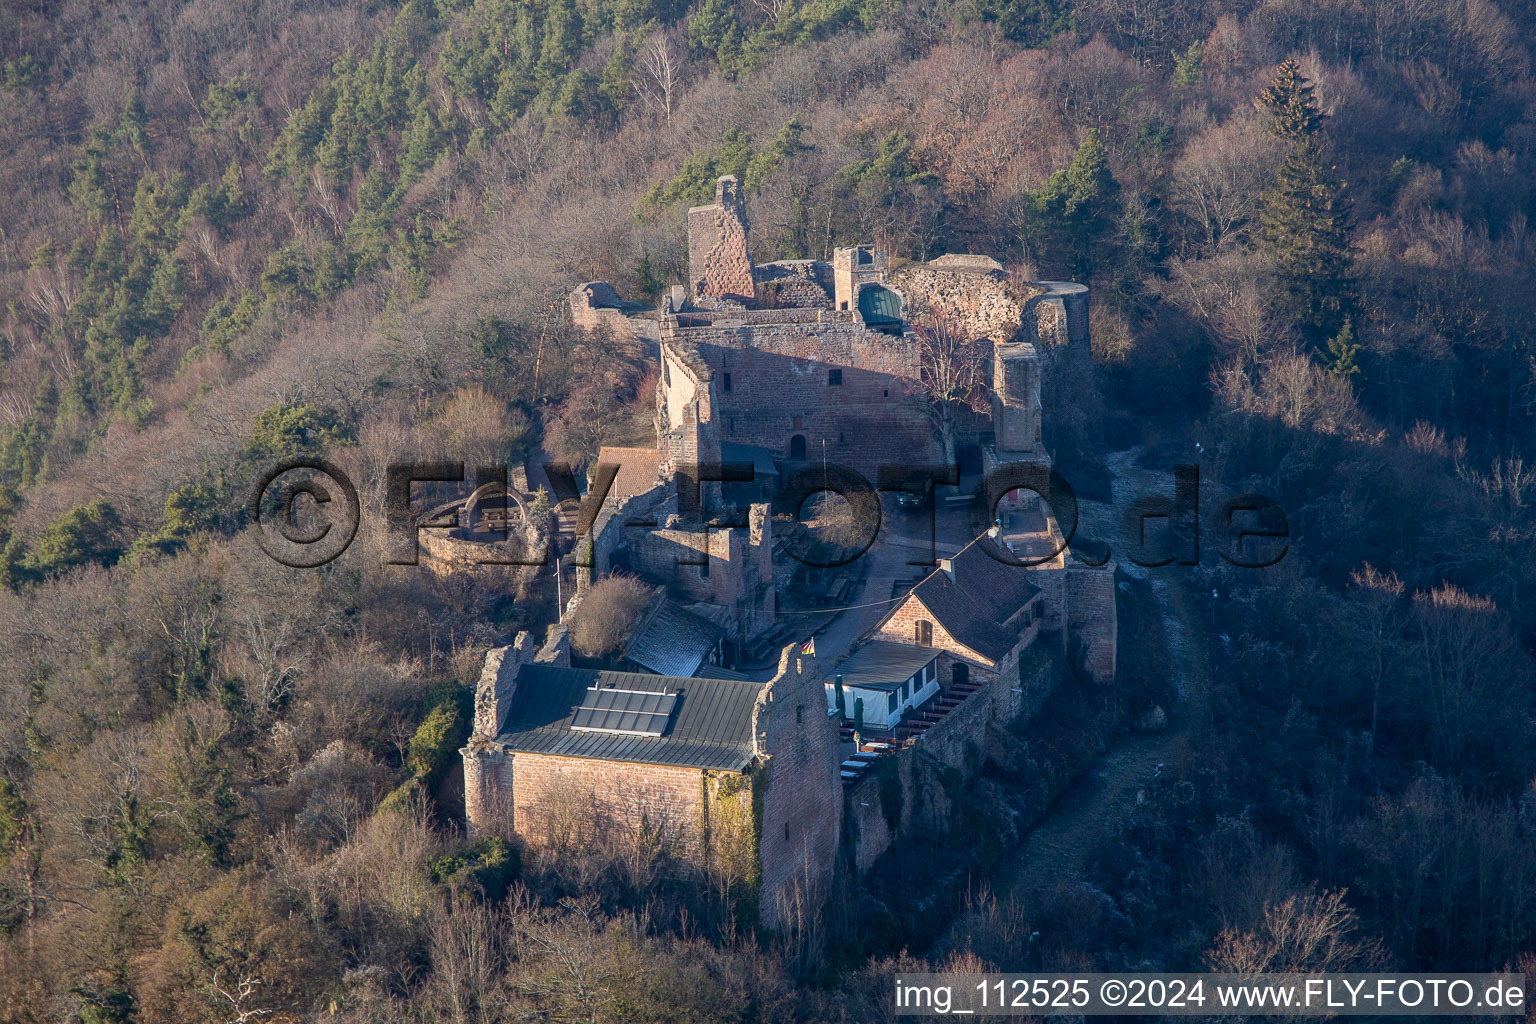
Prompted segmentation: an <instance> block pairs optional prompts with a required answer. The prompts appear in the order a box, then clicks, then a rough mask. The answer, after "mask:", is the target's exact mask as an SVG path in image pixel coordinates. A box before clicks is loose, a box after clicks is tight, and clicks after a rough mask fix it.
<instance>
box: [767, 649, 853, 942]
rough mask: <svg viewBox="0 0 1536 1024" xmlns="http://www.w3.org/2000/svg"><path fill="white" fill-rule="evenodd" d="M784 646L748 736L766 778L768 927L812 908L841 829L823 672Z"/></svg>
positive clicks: (827, 878) (836, 757) (834, 737)
mask: <svg viewBox="0 0 1536 1024" xmlns="http://www.w3.org/2000/svg"><path fill="white" fill-rule="evenodd" d="M798 651H799V648H798V647H797V646H796V645H793V644H792V645H790V646H788V647H786V648H784V650H783V651H782V652H781V653H780V655H779V669H778V673H777V674H776V675H775V677H774V679H773V681H772V682H771V683H770V684H769V685H768V686H766V687H764V689H763V693H762V694H761V695H760V696H759V697H758V703H757V710H756V712H755V715H754V718H755V730H754V731H755V732H756V734H757V746H758V750H759V752H760V754H761V755H762V756H763V757H764V758H765V759H766V764H767V773H768V774H767V776H766V778H765V779H764V780H762V782H761V783H760V788H761V806H762V819H761V821H760V822H759V830H760V838H759V841H758V856H759V858H760V861H761V864H762V890H761V897H760V901H759V910H760V914H761V918H762V922H763V924H765V925H767V926H768V927H770V928H775V927H783V926H786V925H791V924H793V923H794V922H795V920H797V919H798V918H799V917H800V916H801V913H802V912H803V911H811V912H814V911H815V910H816V909H818V908H819V907H820V905H821V903H822V901H823V900H824V899H825V898H826V895H827V893H828V891H829V889H830V885H831V880H832V872H833V867H834V865H835V864H836V861H837V846H838V842H839V839H840V836H841V832H842V813H843V792H842V777H841V775H840V774H839V771H838V766H839V765H840V764H841V762H842V757H841V754H840V741H839V739H838V722H837V720H836V719H835V718H833V717H830V716H828V714H827V699H826V690H825V683H826V678H827V677H826V675H825V673H824V672H823V671H822V670H821V668H820V666H819V665H818V664H817V661H816V658H815V656H813V655H801V654H799V653H798Z"/></svg>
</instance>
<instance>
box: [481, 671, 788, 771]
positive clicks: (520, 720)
mask: <svg viewBox="0 0 1536 1024" xmlns="http://www.w3.org/2000/svg"><path fill="white" fill-rule="evenodd" d="M592 687H603V688H613V689H617V690H628V691H631V692H642V693H667V692H669V691H670V692H672V693H675V694H677V701H676V707H675V709H674V710H673V711H672V714H671V718H670V720H669V721H668V723H667V726H666V729H665V731H664V732H663V733H662V735H660V736H641V735H635V734H633V733H613V732H582V731H577V730H575V729H573V728H572V725H573V722H574V719H575V717H576V714H577V712H578V710H579V709H580V708H581V707H582V705H583V703H584V702H585V698H586V696H587V691H588V689H590V688H592ZM762 687H763V684H762V683H753V682H744V681H741V680H735V679H685V678H681V677H678V676H654V675H649V674H646V673H641V672H610V671H606V670H598V669H590V668H561V667H558V666H555V665H524V666H522V667H521V668H520V669H519V670H518V673H517V689H516V691H515V692H514V693H513V695H512V706H511V708H510V709H509V710H508V712H507V721H506V724H505V725H504V726H503V727H502V732H501V735H500V736H498V737H496V742H497V743H498V744H500V745H501V746H503V747H505V748H506V749H508V750H511V751H515V752H524V753H537V754H551V755H556V756H560V757H582V758H591V759H594V760H601V761H629V762H634V763H639V764H664V765H677V766H681V767H688V768H715V769H720V770H725V771H741V770H743V769H745V768H746V767H747V765H749V764H750V763H751V761H752V707H753V705H754V704H755V703H756V701H757V695H758V693H759V692H760V691H761V689H762Z"/></svg>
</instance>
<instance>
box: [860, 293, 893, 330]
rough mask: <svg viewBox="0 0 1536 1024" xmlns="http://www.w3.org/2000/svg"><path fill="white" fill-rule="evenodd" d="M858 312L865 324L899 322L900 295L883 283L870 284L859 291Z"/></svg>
mask: <svg viewBox="0 0 1536 1024" xmlns="http://www.w3.org/2000/svg"><path fill="white" fill-rule="evenodd" d="M859 313H860V314H861V315H862V316H863V317H864V322H865V323H867V324H873V323H878V324H899V323H901V296H899V295H897V294H896V293H895V292H893V291H891V290H890V289H889V288H886V287H885V286H884V285H878V284H875V285H870V286H869V287H868V288H864V289H861V290H860V291H859Z"/></svg>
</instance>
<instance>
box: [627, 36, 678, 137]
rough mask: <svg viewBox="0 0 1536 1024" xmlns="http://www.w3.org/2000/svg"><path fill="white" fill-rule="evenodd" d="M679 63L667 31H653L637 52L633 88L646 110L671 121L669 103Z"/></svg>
mask: <svg viewBox="0 0 1536 1024" xmlns="http://www.w3.org/2000/svg"><path fill="white" fill-rule="evenodd" d="M682 63H683V60H682V55H681V54H680V53H679V52H678V48H677V42H676V41H675V40H674V39H673V38H672V33H671V32H667V31H657V32H653V33H652V34H651V38H650V39H649V40H648V41H647V42H646V44H645V47H644V49H642V50H641V51H640V60H639V71H640V75H639V81H638V82H637V83H636V85H635V88H636V91H638V92H639V93H640V98H641V100H643V101H644V103H645V105H646V107H647V109H649V110H651V111H653V112H654V113H658V114H661V115H662V117H663V118H664V119H666V120H668V121H670V120H672V103H673V99H674V98H675V95H676V93H677V90H678V87H679V85H680V84H681V82H680V79H681V76H682Z"/></svg>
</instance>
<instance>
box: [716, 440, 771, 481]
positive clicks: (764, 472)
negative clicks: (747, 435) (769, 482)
mask: <svg viewBox="0 0 1536 1024" xmlns="http://www.w3.org/2000/svg"><path fill="white" fill-rule="evenodd" d="M720 459H721V461H723V462H727V463H735V462H750V463H752V473H753V477H754V480H755V482H758V483H761V482H762V480H763V478H764V477H776V476H778V475H779V468H778V467H777V466H775V465H774V464H773V453H772V452H770V451H769V450H768V449H767V448H763V447H761V446H760V445H755V444H736V443H735V442H734V441H722V442H721V444H720Z"/></svg>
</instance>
